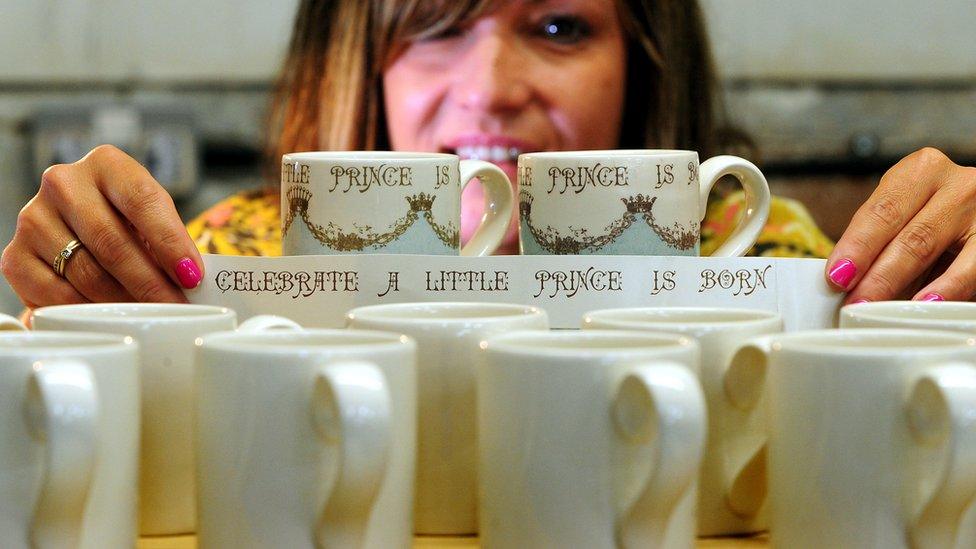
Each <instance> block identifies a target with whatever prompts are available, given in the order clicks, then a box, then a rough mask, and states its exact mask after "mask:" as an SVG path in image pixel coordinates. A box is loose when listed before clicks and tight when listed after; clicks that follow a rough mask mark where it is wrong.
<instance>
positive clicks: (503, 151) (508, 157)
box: [457, 145, 522, 163]
mask: <svg viewBox="0 0 976 549" xmlns="http://www.w3.org/2000/svg"><path fill="white" fill-rule="evenodd" d="M520 154H522V150H521V149H519V148H517V147H507V148H506V147H501V146H493V147H487V146H484V145H464V146H461V147H458V149H457V155H458V156H460V157H461V158H462V159H465V160H487V161H488V162H496V163H497V162H515V161H516V160H518V157H519V155H520Z"/></svg>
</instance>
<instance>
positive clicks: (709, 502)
mask: <svg viewBox="0 0 976 549" xmlns="http://www.w3.org/2000/svg"><path fill="white" fill-rule="evenodd" d="M582 325H583V328H584V329H612V330H638V331H650V332H672V333H678V334H682V335H685V336H688V337H691V338H694V339H695V341H697V342H698V344H699V345H700V346H701V383H702V388H703V389H704V391H705V399H706V401H707V403H708V439H707V443H706V445H705V455H704V457H703V459H702V468H701V476H700V478H699V485H698V535H699V536H720V535H729V534H745V533H751V532H761V531H763V530H766V529H767V528H768V519H767V516H766V506H765V502H766V497H765V496H766V490H767V487H766V421H765V420H766V416H765V413H764V412H765V410H764V405H765V400H764V399H763V398H762V380H761V379H758V378H756V377H755V376H753V375H751V373H752V372H753V371H754V370H753V364H752V363H750V362H749V360H748V358H749V357H748V356H743V357H738V356H737V352H738V351H739V349H740V348H741V347H742V346H743V344H744V343H745V342H746V341H748V340H750V339H752V338H754V337H757V336H763V335H768V334H774V333H778V332H782V331H783V319H782V318H781V317H780V316H779V314H777V313H772V312H768V311H755V310H746V309H718V308H706V307H660V308H652V307H648V308H632V309H604V310H600V311H592V312H589V313H586V315H584V316H583V323H582ZM736 358H739V360H736Z"/></svg>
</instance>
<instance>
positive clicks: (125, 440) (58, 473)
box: [0, 332, 139, 549]
mask: <svg viewBox="0 0 976 549" xmlns="http://www.w3.org/2000/svg"><path fill="white" fill-rule="evenodd" d="M138 418H139V368H138V349H137V345H136V343H134V342H133V340H132V338H123V337H120V336H110V335H99V334H79V333H61V332H44V333H31V332H5V333H0V540H2V541H0V545H2V546H3V547H4V548H5V549H8V548H9V549H27V548H28V547H32V548H33V547H37V548H43V549H47V548H61V547H65V548H67V547H71V548H80V549H127V548H131V547H133V546H135V543H136V537H137V532H136V480H137V466H138V460H139V454H138V450H139V447H138V444H139V419H138Z"/></svg>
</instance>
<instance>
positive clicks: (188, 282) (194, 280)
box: [176, 257, 203, 290]
mask: <svg viewBox="0 0 976 549" xmlns="http://www.w3.org/2000/svg"><path fill="white" fill-rule="evenodd" d="M176 278H178V279H180V285H182V286H183V287H184V288H186V289H187V290H192V289H193V288H196V287H197V286H199V285H200V281H201V280H203V275H201V274H200V269H199V267H197V264H196V263H194V262H193V260H192V259H190V258H189V257H184V258H183V259H181V260H180V261H179V262H178V263H177V264H176Z"/></svg>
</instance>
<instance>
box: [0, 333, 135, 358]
mask: <svg viewBox="0 0 976 549" xmlns="http://www.w3.org/2000/svg"><path fill="white" fill-rule="evenodd" d="M132 344H133V339H132V338H131V337H129V336H121V335H113V334H95V333H85V332H54V331H51V332H48V331H38V332H2V333H0V354H11V353H14V354H16V353H18V352H21V351H22V352H29V353H36V352H37V351H38V349H51V350H58V351H64V350H71V349H76V350H86V349H87V350H91V349H104V348H111V347H121V346H126V345H132Z"/></svg>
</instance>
